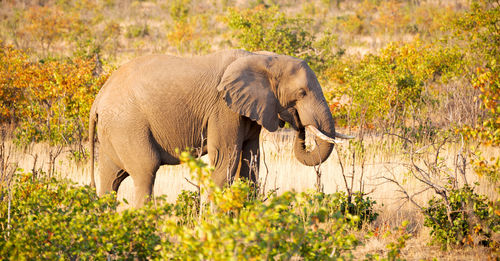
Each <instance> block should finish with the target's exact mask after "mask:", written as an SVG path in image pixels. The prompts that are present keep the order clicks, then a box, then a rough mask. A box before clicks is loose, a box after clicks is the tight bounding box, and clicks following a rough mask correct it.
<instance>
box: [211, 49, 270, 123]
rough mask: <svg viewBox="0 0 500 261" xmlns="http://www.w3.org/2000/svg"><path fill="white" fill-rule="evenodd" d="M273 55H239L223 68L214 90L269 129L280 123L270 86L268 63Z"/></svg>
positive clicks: (241, 112) (234, 108)
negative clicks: (223, 70)
mask: <svg viewBox="0 0 500 261" xmlns="http://www.w3.org/2000/svg"><path fill="white" fill-rule="evenodd" d="M272 60H273V57H271V56H266V55H249V56H244V57H241V58H238V59H237V60H235V61H234V62H232V63H231V64H230V65H229V66H228V67H227V68H226V70H225V72H224V74H223V76H222V79H221V81H220V83H219V85H218V86H217V90H218V91H219V92H221V93H222V97H223V99H224V100H225V102H226V104H227V106H229V108H230V109H231V110H232V111H234V112H236V113H238V114H240V115H243V116H246V117H248V118H250V119H252V120H254V121H256V122H257V123H259V124H260V125H262V126H263V127H264V128H266V129H267V130H268V131H271V132H272V131H276V130H277V129H278V125H279V119H278V106H279V103H278V100H277V99H276V96H275V94H274V92H273V90H272V89H271V79H270V75H271V73H270V71H269V69H268V66H269V64H270V62H271V61H272Z"/></svg>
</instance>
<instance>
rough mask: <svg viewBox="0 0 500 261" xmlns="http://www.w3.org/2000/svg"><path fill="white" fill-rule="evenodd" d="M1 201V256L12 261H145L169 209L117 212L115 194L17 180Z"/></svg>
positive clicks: (30, 179) (166, 206)
mask: <svg viewBox="0 0 500 261" xmlns="http://www.w3.org/2000/svg"><path fill="white" fill-rule="evenodd" d="M1 195H2V200H1V201H0V210H1V211H0V224H1V225H0V237H1V238H2V240H0V255H1V256H3V257H9V258H12V259H39V258H43V259H61V258H62V259H66V260H73V259H76V258H82V259H122V258H123V259H146V258H154V257H155V256H157V255H156V251H155V249H154V248H155V247H156V246H157V245H158V244H159V243H160V242H161V237H160V235H159V234H158V233H156V231H157V227H156V224H158V223H159V222H160V221H161V220H163V218H164V217H165V216H166V215H167V214H169V213H170V211H171V205H169V204H162V207H158V208H156V207H153V206H152V205H148V206H146V207H145V208H142V209H138V210H124V211H123V212H116V207H117V206H118V203H117V202H116V197H115V195H114V194H109V195H107V196H104V197H101V198H98V197H97V195H96V193H95V191H94V190H93V189H91V188H89V187H88V186H85V187H80V186H76V185H74V184H72V183H70V182H68V181H65V180H57V179H54V178H52V179H48V178H43V177H40V176H39V177H36V176H34V175H33V174H31V173H29V174H19V175H18V176H17V179H16V181H15V183H14V185H13V186H12V187H11V188H3V189H2V191H1Z"/></svg>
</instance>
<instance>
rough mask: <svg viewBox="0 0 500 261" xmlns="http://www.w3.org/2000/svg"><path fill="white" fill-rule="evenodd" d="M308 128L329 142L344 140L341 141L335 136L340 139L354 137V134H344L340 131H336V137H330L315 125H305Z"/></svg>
mask: <svg viewBox="0 0 500 261" xmlns="http://www.w3.org/2000/svg"><path fill="white" fill-rule="evenodd" d="M305 128H306V130H307V131H308V132H311V133H312V134H313V135H314V136H316V137H318V138H320V139H322V140H324V141H326V142H329V143H342V142H344V141H341V140H336V139H335V138H339V139H354V136H350V135H346V134H342V133H339V132H335V135H334V137H329V136H327V135H326V134H324V133H323V132H321V131H320V130H318V129H317V128H316V127H314V126H313V125H307V126H305Z"/></svg>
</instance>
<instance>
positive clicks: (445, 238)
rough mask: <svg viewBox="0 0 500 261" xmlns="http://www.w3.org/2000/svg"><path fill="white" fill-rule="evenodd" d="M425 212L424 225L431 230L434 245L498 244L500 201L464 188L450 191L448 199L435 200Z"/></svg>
mask: <svg viewBox="0 0 500 261" xmlns="http://www.w3.org/2000/svg"><path fill="white" fill-rule="evenodd" d="M428 204H429V206H428V207H427V208H426V209H424V213H425V222H424V225H425V226H427V227H430V228H431V232H430V233H431V235H432V238H433V242H435V243H437V244H440V245H441V246H442V247H443V248H446V247H448V246H449V245H477V244H483V245H489V246H492V247H493V246H495V244H498V242H495V241H494V240H493V235H494V234H495V233H499V232H500V216H499V215H498V213H499V208H500V201H497V202H493V201H489V200H488V199H487V198H486V196H482V195H478V194H476V193H474V191H473V190H472V188H470V187H469V186H464V187H462V188H459V189H454V190H451V191H450V194H449V196H448V197H447V198H444V199H443V198H440V199H436V198H432V199H431V200H429V203H428Z"/></svg>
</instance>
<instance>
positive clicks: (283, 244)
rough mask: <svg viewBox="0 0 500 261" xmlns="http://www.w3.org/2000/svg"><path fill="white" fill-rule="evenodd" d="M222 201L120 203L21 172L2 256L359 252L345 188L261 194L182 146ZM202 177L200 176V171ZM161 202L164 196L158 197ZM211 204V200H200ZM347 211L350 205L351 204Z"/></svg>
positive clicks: (6, 191) (4, 215) (335, 255)
mask: <svg viewBox="0 0 500 261" xmlns="http://www.w3.org/2000/svg"><path fill="white" fill-rule="evenodd" d="M182 155H183V158H182V159H183V161H184V162H185V163H186V164H187V165H188V166H189V167H191V169H192V173H193V174H194V175H195V176H198V178H200V179H199V180H200V184H201V185H202V186H201V191H202V193H205V194H204V195H207V198H208V199H209V200H210V201H211V202H213V203H212V204H214V206H215V207H214V211H206V212H203V214H202V215H201V216H200V215H199V209H200V204H199V203H200V201H199V198H198V197H197V195H196V194H195V193H192V192H184V193H182V194H181V195H179V198H178V201H177V203H176V204H168V203H166V202H165V201H164V200H163V199H162V198H160V199H156V200H154V201H152V202H151V203H150V204H148V205H147V206H145V207H144V208H141V209H131V210H124V211H121V212H117V210H116V209H117V206H118V205H119V203H117V202H116V196H115V195H114V194H109V195H106V196H103V197H101V198H99V197H97V195H96V193H95V191H94V190H93V189H92V188H90V187H88V186H84V187H81V186H77V185H75V184H72V183H71V182H69V181H66V180H59V179H55V178H51V179H49V178H44V177H41V178H40V177H39V178H36V176H35V175H33V174H31V173H28V174H21V173H18V174H17V176H16V179H15V182H13V185H12V186H11V187H9V188H5V187H4V188H2V191H0V237H1V238H2V240H0V256H2V257H4V258H8V259H16V260H17V259H38V258H43V259H63V260H68V259H69V260H74V259H98V260H102V259H156V260H164V259H176V260H177V259H181V260H199V259H211V260H227V259H252V258H253V259H258V260H263V259H285V260H288V259H291V258H303V259H306V260H310V259H314V260H318V259H319V260H328V259H342V260H343V259H352V258H353V256H352V253H351V251H352V250H353V249H355V248H356V247H357V246H358V245H359V244H360V243H359V241H358V240H357V239H356V237H355V236H354V234H353V233H351V232H352V231H353V230H355V229H357V227H358V226H359V224H360V222H361V219H360V218H359V217H358V216H354V215H351V214H349V213H348V212H345V209H346V208H345V195H343V194H340V193H337V194H332V195H325V194H321V193H316V192H309V193H296V192H286V193H284V194H283V195H280V196H277V195H275V194H271V195H268V198H267V200H265V201H263V200H262V199H261V198H259V197H256V196H255V195H254V194H253V189H252V187H251V186H250V185H249V184H248V183H246V182H243V181H235V182H234V183H233V185H232V186H230V187H228V188H225V189H220V188H218V187H216V186H214V185H213V183H212V182H211V180H210V178H209V175H210V173H211V170H210V169H209V168H208V167H207V166H206V164H205V163H203V162H202V161H200V160H198V159H196V158H194V157H192V156H190V155H189V154H188V153H182ZM195 178H196V177H195ZM153 202H155V204H153ZM201 207H202V209H204V210H206V206H201ZM342 213H345V214H342Z"/></svg>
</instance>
